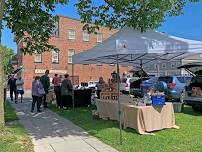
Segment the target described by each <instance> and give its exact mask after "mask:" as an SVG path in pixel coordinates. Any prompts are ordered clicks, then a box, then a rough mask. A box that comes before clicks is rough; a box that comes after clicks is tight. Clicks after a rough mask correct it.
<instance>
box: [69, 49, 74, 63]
mask: <svg viewBox="0 0 202 152" xmlns="http://www.w3.org/2000/svg"><path fill="white" fill-rule="evenodd" d="M74 52H75V51H74V49H69V50H68V59H67V60H68V61H67V62H68V63H72V56H73V55H74Z"/></svg>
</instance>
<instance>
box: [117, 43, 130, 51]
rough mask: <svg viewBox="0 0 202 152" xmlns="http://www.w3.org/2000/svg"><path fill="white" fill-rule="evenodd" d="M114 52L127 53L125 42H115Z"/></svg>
mask: <svg viewBox="0 0 202 152" xmlns="http://www.w3.org/2000/svg"><path fill="white" fill-rule="evenodd" d="M116 50H117V51H120V52H123V53H124V52H127V50H128V42H127V40H116Z"/></svg>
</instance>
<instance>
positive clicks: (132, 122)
mask: <svg viewBox="0 0 202 152" xmlns="http://www.w3.org/2000/svg"><path fill="white" fill-rule="evenodd" d="M120 102H121V119H122V121H121V122H122V123H123V124H124V128H127V127H129V128H133V129H135V130H136V131H137V132H138V133H139V134H152V133H150V132H152V131H155V130H161V129H164V128H177V126H176V125H175V115H174V110H173V105H172V103H166V105H164V106H135V105H133V104H131V103H129V102H127V101H120ZM96 105H97V111H98V114H99V117H100V118H104V119H106V118H109V119H111V120H118V102H117V101H107V100H97V101H96Z"/></svg>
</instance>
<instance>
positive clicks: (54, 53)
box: [52, 49, 59, 63]
mask: <svg viewBox="0 0 202 152" xmlns="http://www.w3.org/2000/svg"><path fill="white" fill-rule="evenodd" d="M52 63H59V50H56V49H54V50H52Z"/></svg>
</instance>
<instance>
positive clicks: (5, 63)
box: [2, 46, 15, 81]
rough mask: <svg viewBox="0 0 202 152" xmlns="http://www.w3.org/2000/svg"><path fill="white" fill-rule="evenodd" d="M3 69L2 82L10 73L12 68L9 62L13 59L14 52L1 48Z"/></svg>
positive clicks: (4, 47)
mask: <svg viewBox="0 0 202 152" xmlns="http://www.w3.org/2000/svg"><path fill="white" fill-rule="evenodd" d="M2 51H3V53H2V54H3V69H4V81H5V79H6V78H7V77H8V75H9V74H10V73H11V72H12V70H13V66H12V63H11V60H13V59H14V57H15V54H14V50H12V49H10V48H8V47H6V46H3V50H2Z"/></svg>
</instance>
